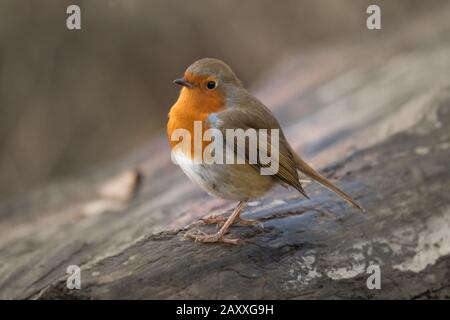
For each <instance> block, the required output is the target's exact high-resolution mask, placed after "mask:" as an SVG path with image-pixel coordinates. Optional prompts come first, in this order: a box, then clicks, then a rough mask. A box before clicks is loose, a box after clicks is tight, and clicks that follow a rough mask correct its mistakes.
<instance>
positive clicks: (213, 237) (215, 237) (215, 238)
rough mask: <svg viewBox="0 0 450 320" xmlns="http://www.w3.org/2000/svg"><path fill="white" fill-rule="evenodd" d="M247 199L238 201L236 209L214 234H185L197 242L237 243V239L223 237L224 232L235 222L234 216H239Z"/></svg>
mask: <svg viewBox="0 0 450 320" xmlns="http://www.w3.org/2000/svg"><path fill="white" fill-rule="evenodd" d="M246 203H247V201H246V200H244V201H240V202H239V204H238V205H237V207H236V209H234V211H233V213H232V214H231V215H230V216H229V217H228V219H227V220H226V221H225V223H224V224H223V226H222V227H221V228H220V229H219V231H217V233H215V234H201V235H199V234H191V233H187V234H186V236H187V237H188V238H190V239H193V240H195V241H199V242H205V243H212V242H224V243H229V244H238V243H239V240H238V239H227V238H224V235H225V233H226V232H227V230H228V228H229V227H230V226H231V225H232V224H233V223H234V222H235V220H236V218H237V217H239V214H240V213H241V211H242V209H243V208H244V207H245V205H246Z"/></svg>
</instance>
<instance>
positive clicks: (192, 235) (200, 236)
mask: <svg viewBox="0 0 450 320" xmlns="http://www.w3.org/2000/svg"><path fill="white" fill-rule="evenodd" d="M185 236H186V238H189V239H191V240H194V241H195V242H203V243H216V242H223V243H227V244H239V242H240V241H239V239H228V238H225V237H224V236H223V234H222V233H221V232H217V233H215V234H206V233H204V232H203V231H200V230H197V231H195V232H188V233H186V235H185Z"/></svg>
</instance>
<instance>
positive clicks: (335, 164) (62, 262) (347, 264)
mask: <svg viewBox="0 0 450 320" xmlns="http://www.w3.org/2000/svg"><path fill="white" fill-rule="evenodd" d="M449 31H450V10H441V12H439V13H438V12H435V13H434V14H433V15H431V16H426V17H423V18H422V19H418V21H416V22H414V24H411V25H408V26H405V28H403V29H400V30H398V31H396V32H390V33H388V34H384V33H383V34H382V35H381V36H379V37H378V38H377V37H375V39H376V41H375V40H374V38H372V37H371V38H370V41H365V42H363V43H358V44H355V43H351V44H348V43H347V44H345V45H341V46H330V47H326V48H321V49H320V50H317V51H312V52H310V53H307V54H303V55H295V54H293V55H291V56H290V57H287V58H285V59H284V60H283V62H282V63H281V64H280V65H278V66H276V67H275V68H274V69H273V70H271V71H270V79H269V77H268V78H267V80H265V81H264V82H261V83H260V85H259V87H258V89H257V90H254V92H256V95H257V96H258V97H259V98H260V99H261V100H262V101H263V102H264V103H266V104H267V105H268V106H269V107H270V108H271V109H272V110H273V111H274V113H275V114H276V116H277V117H278V118H279V120H280V122H281V124H282V126H283V127H284V128H285V129H286V130H285V132H286V135H287V137H288V140H289V141H291V142H292V145H293V146H294V147H295V149H296V150H297V151H299V153H300V154H301V155H302V156H303V157H304V159H305V160H307V161H308V162H310V163H311V164H312V165H313V166H314V167H316V168H318V169H321V170H320V171H321V172H323V173H324V174H325V175H326V176H327V177H329V178H330V179H331V180H332V181H334V182H335V183H336V184H337V185H339V186H340V187H342V189H343V190H345V191H346V192H347V193H349V194H350V195H352V196H353V197H354V198H355V199H356V200H357V201H358V202H359V203H361V204H362V206H363V207H364V208H365V209H366V213H364V214H363V213H361V212H359V211H358V210H355V209H353V208H350V207H349V206H348V205H347V204H346V203H345V202H343V201H341V200H340V199H339V198H338V197H336V196H335V195H334V194H332V193H330V192H329V191H327V190H325V189H324V188H322V187H320V186H318V185H316V184H309V185H307V186H306V192H307V193H308V194H309V195H310V197H311V200H308V199H305V198H303V197H302V196H301V195H299V194H298V193H297V192H295V191H293V190H286V189H283V188H281V187H280V188H277V189H275V190H274V191H273V192H271V193H270V194H268V195H267V196H266V197H264V198H262V199H259V200H257V201H253V202H251V203H250V206H249V207H248V208H247V209H246V210H245V211H244V213H243V218H248V219H258V220H260V221H261V222H262V224H263V228H259V227H240V226H233V227H232V228H231V232H230V236H232V237H239V238H241V239H243V241H244V243H243V244H242V245H238V246H229V245H224V244H201V243H194V242H192V241H190V240H186V239H185V238H184V235H185V233H186V232H187V231H189V230H191V229H195V228H200V229H202V230H204V231H206V232H213V231H215V229H214V227H213V226H205V225H202V224H200V223H196V222H195V221H197V220H198V219H199V218H201V217H202V216H205V215H209V214H220V213H223V212H231V209H232V207H233V205H235V204H234V203H228V202H225V201H222V200H219V199H213V198H210V197H208V196H207V195H205V194H203V193H202V191H200V190H199V189H198V188H196V187H194V185H193V184H192V183H191V182H190V181H188V179H187V178H186V177H185V176H184V175H183V174H182V173H181V170H179V168H177V167H176V166H174V165H173V164H172V163H171V162H170V152H169V148H168V146H167V143H166V142H165V140H164V137H162V136H161V137H157V138H156V139H155V140H154V141H153V142H152V143H151V144H149V146H146V148H145V150H144V151H142V152H141V153H138V154H135V155H132V156H130V157H128V158H126V159H124V160H123V161H121V162H120V163H118V164H116V165H113V166H111V167H108V168H106V169H101V170H99V172H96V173H95V174H91V175H83V176H81V177H78V178H73V179H69V180H68V181H64V182H59V183H56V184H55V185H52V186H50V187H47V188H45V189H43V190H40V191H38V192H34V193H32V194H28V195H25V196H20V197H17V198H16V199H14V200H11V201H9V202H8V203H4V204H2V205H1V207H0V221H1V224H0V261H1V266H0V298H6V299H17V298H33V299H39V298H41V299H42V298H45V299H66V298H68V299H73V298H77V299H78V298H81V299H109V298H119V299H140V298H151V299H172V298H193V299H211V298H220V299H285V298H287V299H292V298H306V299H307V298H327V299H334V298H364V299H366V298H402V299H403V298H406V299H416V298H449V297H450V232H449V230H450V183H449V182H450V163H449V159H450V157H449V156H450V130H449V128H450V73H449V72H448V70H450V38H449V37H448V34H450V33H449ZM135 168H137V169H136V170H138V172H139V177H140V179H139V181H136V183H138V182H139V183H138V184H139V188H138V190H137V192H136V194H133V196H132V197H131V198H130V199H128V198H127V199H125V200H124V199H115V200H111V196H110V195H109V194H106V195H105V193H104V192H102V191H101V190H103V189H102V186H104V184H105V181H108V180H109V179H110V178H111V177H114V176H115V175H117V174H120V173H121V172H123V171H125V172H127V171H129V172H134V170H135ZM99 190H100V191H99ZM186 225H187V227H185V226H186ZM69 265H79V266H80V267H81V289H80V290H70V289H68V288H67V286H66V281H67V277H68V275H67V274H66V269H67V267H68V266H69ZM370 266H378V267H379V270H380V275H381V288H380V289H369V288H368V286H367V282H368V281H369V282H370V281H371V280H370V279H369V277H370V276H371V274H373V269H371V268H369V267H370ZM375 268H376V267H375ZM368 272H369V273H368ZM370 272H371V273H370ZM368 279H369V280H368Z"/></svg>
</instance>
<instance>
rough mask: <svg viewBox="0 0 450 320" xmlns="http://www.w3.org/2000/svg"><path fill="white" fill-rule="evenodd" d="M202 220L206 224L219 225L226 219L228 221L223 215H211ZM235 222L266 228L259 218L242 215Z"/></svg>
mask: <svg viewBox="0 0 450 320" xmlns="http://www.w3.org/2000/svg"><path fill="white" fill-rule="evenodd" d="M200 220H201V221H202V222H203V223H205V224H217V226H218V227H221V226H222V225H223V224H224V223H225V221H227V218H226V217H224V216H223V215H211V216H207V217H205V218H202V219H200ZM233 224H240V225H242V226H258V227H261V228H264V226H263V224H262V223H261V222H259V221H257V220H249V219H242V218H240V217H239V218H237V219H236V220H235V221H234V222H233Z"/></svg>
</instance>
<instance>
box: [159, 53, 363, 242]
mask: <svg viewBox="0 0 450 320" xmlns="http://www.w3.org/2000/svg"><path fill="white" fill-rule="evenodd" d="M174 83H175V84H178V85H180V86H182V89H181V91H180V95H179V97H178V100H177V101H176V103H175V104H174V105H173V106H172V108H171V110H170V112H169V120H168V124H167V134H168V136H169V140H170V145H171V148H172V156H173V158H174V159H175V160H176V162H177V163H178V164H179V166H180V167H181V169H182V170H183V171H184V172H185V174H186V175H187V176H188V177H189V178H190V179H191V180H192V181H194V182H196V183H197V184H199V185H200V187H202V188H203V189H204V190H205V191H206V192H208V193H209V194H211V195H213V196H216V197H220V198H223V199H228V200H235V201H239V204H238V205H237V207H236V209H234V211H233V213H232V214H231V215H230V216H229V217H228V218H225V217H223V216H211V217H208V218H205V219H203V221H204V222H206V223H218V224H221V227H220V229H219V231H218V232H217V233H215V234H204V233H198V232H197V233H188V234H187V237H189V238H191V239H194V240H195V241H199V242H206V243H212V242H224V243H230V244H237V243H238V241H239V240H238V239H229V238H226V237H224V235H225V233H226V232H227V230H228V228H229V227H230V226H231V225H232V224H234V223H240V224H244V225H248V224H254V223H256V222H255V221H252V220H244V219H241V218H240V213H241V211H242V210H243V208H244V207H245V205H246V203H247V202H248V201H249V200H250V199H254V198H258V197H261V196H262V195H264V194H265V193H267V192H268V191H269V190H270V189H271V188H272V187H273V186H274V185H276V184H281V185H283V186H288V187H293V188H295V189H296V190H298V191H299V192H300V193H301V194H302V195H303V196H305V197H307V198H308V196H307V194H306V193H305V191H304V189H303V187H302V185H301V182H300V180H299V172H301V173H302V174H304V175H306V176H308V177H310V178H311V179H313V180H315V181H317V182H318V183H320V184H322V185H323V186H324V187H326V188H328V189H329V190H331V191H333V192H335V193H336V194H337V195H339V196H340V197H341V198H342V199H343V200H345V201H346V202H348V203H349V204H350V205H352V206H353V207H355V208H358V209H360V210H361V211H363V209H362V207H361V206H360V205H359V204H358V203H356V202H355V201H354V200H353V199H352V198H351V197H350V196H349V195H347V194H346V193H345V192H344V191H342V190H341V189H339V188H338V187H337V186H335V185H334V184H333V183H331V182H330V181H329V180H328V179H326V178H325V177H323V176H322V175H320V174H319V173H317V172H316V171H315V170H314V169H313V168H311V167H310V166H309V165H308V164H307V163H306V162H305V161H303V160H302V159H301V158H300V157H299V156H298V155H297V153H296V152H295V151H294V150H293V149H292V147H291V146H290V145H289V143H288V141H287V140H286V138H285V136H284V134H283V131H282V129H281V127H280V125H279V123H278V121H277V120H276V118H275V117H274V115H273V114H272V113H271V111H270V110H269V109H268V108H267V107H266V106H265V105H264V104H263V103H261V102H260V101H259V100H258V99H257V98H255V97H254V96H253V95H252V94H250V93H249V92H248V91H247V90H246V89H245V88H244V87H243V85H242V83H241V81H240V80H239V79H238V78H237V77H236V75H235V74H234V73H233V71H232V70H231V68H230V67H229V66H228V65H227V64H226V63H224V62H223V61H221V60H218V59H212V58H204V59H201V60H198V61H196V62H194V63H193V64H192V65H190V66H189V67H188V68H187V70H186V72H185V73H184V77H183V78H180V79H176V80H174ZM195 122H197V123H198V122H200V123H201V124H202V133H204V132H205V130H208V129H211V128H212V129H215V130H219V132H224V131H225V130H227V129H243V130H247V129H254V130H261V129H266V130H273V129H277V130H279V142H278V152H279V156H278V158H277V159H278V166H279V169H278V170H277V171H276V172H275V173H274V174H272V175H263V174H261V172H260V170H258V169H260V168H262V167H264V166H265V164H263V163H262V162H261V161H259V160H257V161H256V163H252V164H251V163H248V162H245V163H244V164H242V163H241V164H238V163H232V164H229V163H208V164H206V163H202V162H200V163H198V162H195V161H194V156H195V150H197V149H195V146H194V147H192V148H191V149H189V148H176V146H177V145H178V141H173V139H171V137H172V134H173V133H174V132H175V131H176V130H177V129H184V130H187V131H188V132H190V133H192V135H194V132H193V131H194V124H195ZM209 143H210V142H209ZM209 143H208V142H205V141H202V143H201V148H200V150H201V151H203V150H204V149H205V148H206V147H207V145H208V144H209ZM226 143H229V142H228V141H226V142H224V144H225V145H226ZM232 143H235V142H232ZM269 144H270V142H269ZM246 148H247V146H246ZM257 148H260V146H259V145H257ZM232 150H235V148H232ZM236 152H237V151H236ZM245 152H247V153H245ZM244 157H246V158H247V159H248V150H247V149H246V151H244ZM308 199H309V198H308Z"/></svg>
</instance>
